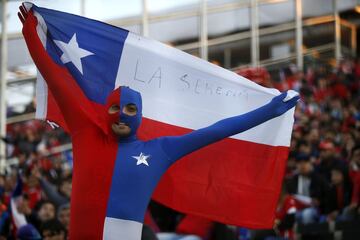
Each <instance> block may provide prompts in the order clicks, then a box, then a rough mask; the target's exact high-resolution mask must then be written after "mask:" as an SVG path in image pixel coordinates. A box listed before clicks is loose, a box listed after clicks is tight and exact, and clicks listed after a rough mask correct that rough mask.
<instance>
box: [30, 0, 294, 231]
mask: <svg viewBox="0 0 360 240" xmlns="http://www.w3.org/2000/svg"><path fill="white" fill-rule="evenodd" d="M26 6H27V8H28V10H30V9H31V10H32V11H33V12H34V15H35V16H36V18H37V20H38V26H37V33H38V35H39V37H40V39H41V40H42V43H43V45H44V47H45V48H46V50H47V53H48V54H49V55H50V56H51V57H52V59H53V60H54V61H55V62H56V63H58V64H59V65H61V66H65V67H66V68H67V70H68V71H69V73H70V74H71V75H72V77H73V78H74V79H75V80H76V82H77V84H78V85H79V86H80V88H81V89H82V91H83V92H84V94H85V95H86V97H87V98H88V99H89V100H91V101H92V104H93V107H94V109H95V112H96V109H97V106H99V105H103V104H104V103H105V100H106V98H107V96H108V94H109V93H110V92H111V91H112V90H113V89H115V88H116V87H118V86H120V85H122V86H130V87H131V88H133V89H135V90H137V91H139V92H141V94H142V98H143V123H142V125H141V128H140V129H139V137H140V138H141V139H143V140H148V139H153V138H155V137H161V136H168V135H181V134H185V133H188V132H190V131H192V130H194V129H199V128H202V127H206V126H208V125H210V124H212V123H214V122H216V121H218V120H220V119H223V118H225V117H230V116H235V115H239V114H242V113H246V112H248V111H251V110H253V109H256V108H258V107H260V106H262V105H264V104H266V103H267V102H269V101H270V100H271V99H272V98H273V97H274V96H276V95H278V94H279V91H278V90H276V89H268V88H264V87H262V86H260V85H257V84H255V83H254V82H251V81H250V80H248V79H245V78H243V77H241V76H239V75H237V74H236V73H233V72H231V71H228V70H226V69H224V68H221V67H219V66H216V65H213V64H211V63H209V62H206V61H204V60H202V59H199V58H197V57H195V56H191V55H189V54H187V53H185V52H182V51H180V50H178V49H175V48H173V47H170V46H167V45H165V44H162V43H160V42H157V41H154V40H151V39H148V38H145V37H142V36H139V35H137V34H135V33H131V32H129V31H127V30H125V29H122V28H117V27H114V26H111V25H108V24H106V23H102V22H99V21H96V20H92V19H87V18H84V17H80V16H76V15H73V14H68V13H64V12H59V11H55V10H50V9H46V8H41V7H38V6H36V5H33V4H29V3H28V4H27V5H26ZM37 104H38V105H37V112H36V117H37V118H39V119H47V120H50V121H53V122H55V123H56V124H58V125H60V126H61V127H63V128H64V129H67V126H66V124H65V122H64V119H63V117H62V115H61V112H60V111H59V108H58V107H57V105H56V102H55V100H54V98H53V96H52V93H51V92H50V91H49V89H48V88H47V85H46V82H45V81H44V79H42V77H41V75H39V76H38V81H37ZM74 114H76V113H74ZM293 116H294V110H293V109H292V110H290V111H288V112H287V113H286V114H284V115H282V116H280V117H277V118H275V119H272V120H270V121H267V122H265V123H263V124H261V125H259V126H257V127H255V128H252V129H250V130H248V131H246V132H243V133H241V134H238V135H235V136H232V137H231V138H227V139H225V140H223V141H220V142H218V143H215V144H212V145H210V146H208V147H205V148H204V149H201V150H199V151H196V152H194V153H192V154H190V155H188V156H187V157H185V158H184V159H182V160H180V161H178V162H177V163H176V164H175V165H174V166H173V167H171V168H170V169H169V171H168V172H167V173H166V174H165V175H164V176H163V178H162V180H161V182H160V184H159V186H158V188H157V190H156V191H155V193H154V195H153V199H154V200H156V201H158V202H160V203H162V204H164V205H166V206H168V207H171V208H173V209H176V210H178V211H181V212H184V213H190V214H193V215H198V216H203V217H206V218H210V219H212V220H215V221H219V222H223V223H227V224H233V225H239V226H244V227H249V228H271V227H272V226H273V220H274V217H275V208H276V205H277V201H278V198H279V193H280V188H281V185H282V180H283V176H284V171H285V165H286V160H287V156H288V151H289V145H290V138H291V131H292V126H293V121H294V119H293V118H294V117H293ZM98 117H101V113H98V114H94V118H98ZM95 121H96V119H95Z"/></svg>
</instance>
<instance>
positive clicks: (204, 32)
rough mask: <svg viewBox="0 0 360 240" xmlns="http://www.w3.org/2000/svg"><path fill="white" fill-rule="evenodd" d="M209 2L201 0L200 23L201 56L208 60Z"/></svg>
mask: <svg viewBox="0 0 360 240" xmlns="http://www.w3.org/2000/svg"><path fill="white" fill-rule="evenodd" d="M207 25H208V23H207V2H206V0H202V1H201V24H200V28H201V29H200V43H201V44H200V46H201V48H200V56H201V58H202V59H204V60H208V28H207Z"/></svg>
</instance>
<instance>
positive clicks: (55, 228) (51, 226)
mask: <svg viewBox="0 0 360 240" xmlns="http://www.w3.org/2000/svg"><path fill="white" fill-rule="evenodd" d="M40 229H41V235H43V234H44V231H50V233H51V234H53V235H57V234H60V233H61V232H63V233H64V235H65V238H66V228H65V227H64V226H63V225H62V224H61V222H60V221H59V220H57V219H51V220H48V221H46V222H44V223H43V224H42V225H41V228H40Z"/></svg>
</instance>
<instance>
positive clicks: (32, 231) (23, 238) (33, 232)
mask: <svg viewBox="0 0 360 240" xmlns="http://www.w3.org/2000/svg"><path fill="white" fill-rule="evenodd" d="M16 239H17V240H41V239H42V238H41V235H40V233H39V232H38V230H37V229H36V228H35V227H34V226H33V225H31V224H26V225H24V226H22V227H20V228H19V229H18V230H17V233H16Z"/></svg>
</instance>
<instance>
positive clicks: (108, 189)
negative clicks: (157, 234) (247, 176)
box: [19, 7, 298, 240]
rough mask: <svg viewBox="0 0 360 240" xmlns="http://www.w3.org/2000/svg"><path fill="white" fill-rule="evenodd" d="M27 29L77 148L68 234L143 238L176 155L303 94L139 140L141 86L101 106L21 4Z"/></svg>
mask: <svg viewBox="0 0 360 240" xmlns="http://www.w3.org/2000/svg"><path fill="white" fill-rule="evenodd" d="M20 10H21V13H19V17H20V20H21V21H22V23H23V35H24V37H25V41H26V44H27V46H28V49H29V51H30V54H31V57H32V58H33V60H34V62H35V64H36V66H37V68H38V69H39V71H40V73H41V74H42V76H43V78H44V79H45V80H46V83H47V85H48V87H49V89H50V91H51V94H52V95H53V96H54V99H55V100H56V103H57V105H58V106H59V108H60V110H61V112H62V114H63V116H64V118H65V122H66V125H67V126H68V128H69V129H68V130H69V133H70V135H71V138H72V144H73V154H74V170H73V188H72V195H71V217H70V233H69V235H70V239H101V238H103V239H124V240H125V239H126V240H139V239H140V238H141V230H142V222H143V219H144V214H145V211H146V208H147V205H148V203H149V201H150V198H151V195H152V193H153V191H154V189H155V187H156V185H157V183H158V181H159V180H160V178H161V176H162V175H163V174H164V172H165V171H166V170H167V169H168V168H169V167H170V166H171V165H172V164H173V163H175V162H176V161H177V160H178V159H181V158H182V157H183V156H185V155H187V154H189V153H191V152H193V151H195V150H197V149H199V148H202V147H204V146H207V145H209V144H211V143H214V142H216V141H219V140H221V139H224V138H226V137H229V136H232V135H235V134H237V133H240V132H243V131H246V130H248V129H250V128H252V127H254V126H256V125H258V124H261V123H263V122H265V121H267V120H270V119H272V118H274V117H277V116H279V115H281V114H283V113H285V112H286V111H287V110H289V109H291V108H293V107H294V106H295V105H296V103H297V101H298V97H294V98H292V99H291V100H289V101H287V102H285V101H283V100H284V99H285V97H286V95H287V94H286V93H283V94H281V95H279V96H277V97H275V98H273V99H272V101H271V102H270V103H268V104H266V105H264V106H263V107H261V108H258V109H256V110H254V111H251V112H249V113H247V114H243V115H239V116H235V117H231V118H227V119H224V120H222V121H219V122H217V123H215V124H213V125H211V126H209V127H206V128H203V129H199V130H196V131H193V132H191V133H189V134H186V135H183V136H171V137H161V138H156V139H153V140H150V141H140V140H138V139H137V137H136V132H137V129H138V127H139V126H140V123H141V118H142V101H141V95H140V93H139V92H136V91H134V90H132V89H130V88H128V87H119V88H117V89H115V90H114V91H113V92H112V93H111V94H110V95H109V97H108V99H107V103H106V104H105V105H103V106H95V105H93V104H92V103H91V102H90V101H89V100H88V99H87V98H86V96H85V95H84V93H83V92H82V91H81V89H80V88H79V86H78V85H77V83H76V82H75V80H74V79H73V78H72V77H71V75H70V74H69V73H68V71H67V70H66V68H64V67H62V66H60V65H58V64H57V63H55V62H54V61H53V60H52V58H51V57H50V56H49V55H48V54H47V52H46V50H45V49H44V47H43V45H42V43H41V41H40V39H39V37H38V35H37V33H36V26H37V19H36V18H35V17H34V15H33V13H32V12H27V11H26V10H25V8H23V7H20Z"/></svg>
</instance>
